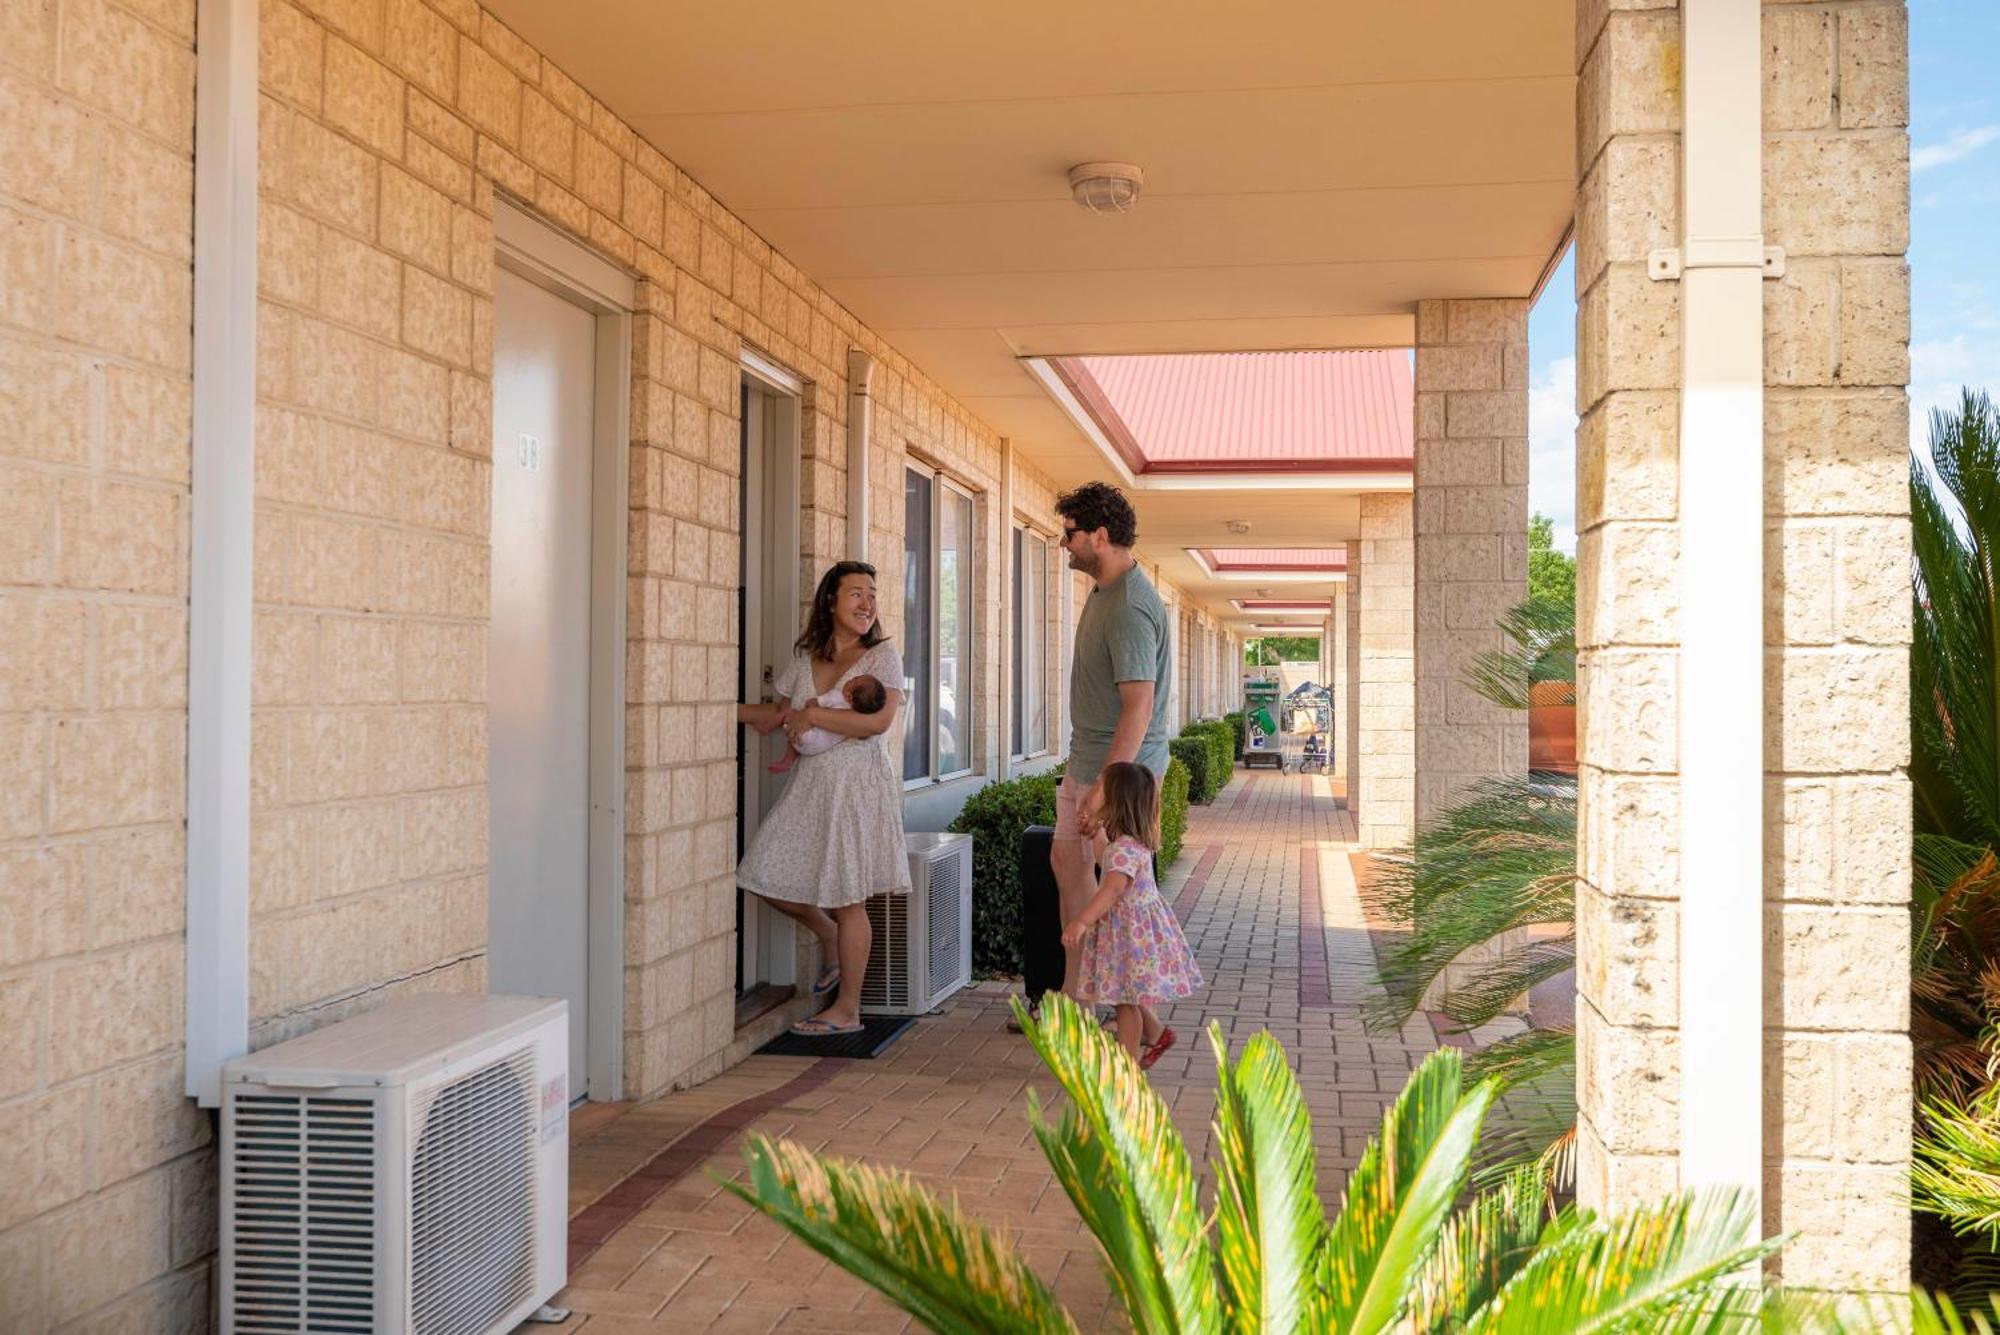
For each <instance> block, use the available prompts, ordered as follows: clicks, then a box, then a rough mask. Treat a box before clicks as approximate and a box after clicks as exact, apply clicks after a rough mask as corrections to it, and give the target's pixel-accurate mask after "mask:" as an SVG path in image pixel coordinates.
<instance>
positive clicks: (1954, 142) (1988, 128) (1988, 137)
mask: <svg viewBox="0 0 2000 1335" xmlns="http://www.w3.org/2000/svg"><path fill="white" fill-rule="evenodd" d="M1995 139H2000V125H1981V126H1977V127H1975V128H1973V129H1970V130H1960V131H1959V132H1958V133H1957V134H1954V135H1952V136H1951V137H1950V138H1949V139H1946V140H1945V141H1944V142H1943V143H1941V144H1925V145H1924V146H1923V147H1922V148H1920V149H1917V150H1916V151H1915V152H1913V153H1911V154H1910V170H1911V171H1913V172H1920V171H1928V170H1929V169H1930V168H1932V167H1942V166H1944V165H1945V164H1946V163H1947V162H1957V161H1958V160H1959V159H1960V158H1963V157H1969V156H1970V155H1972V154H1974V153H1977V152H1978V151H1979V150H1980V149H1982V148H1984V147H1986V145H1988V144H1990V143H1992V142H1993V141H1994V140H1995Z"/></svg>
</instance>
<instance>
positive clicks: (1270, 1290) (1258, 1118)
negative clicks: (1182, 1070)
mask: <svg viewBox="0 0 2000 1335" xmlns="http://www.w3.org/2000/svg"><path fill="white" fill-rule="evenodd" d="M1209 1042H1210V1045H1211V1046H1212V1047H1213V1048H1214V1050H1215V1071H1216V1100H1215V1131H1216V1141H1217V1145H1218V1148H1219V1151H1220V1162H1219V1164H1218V1165H1217V1179H1216V1254H1217V1257H1218V1259H1219V1260H1220V1262H1221V1279H1222V1299H1223V1309H1224V1316H1225V1319H1226V1322H1227V1325H1228V1327H1229V1328H1230V1329H1232V1330H1256V1331H1271V1332H1279V1331H1292V1330H1300V1331H1315V1330H1319V1329H1322V1325H1321V1322H1320V1320H1319V1317H1320V1315H1321V1314H1320V1313H1319V1311H1318V1310H1317V1309H1318V1307H1319V1295H1318V1293H1317V1290H1316V1289H1315V1287H1314V1280H1315V1273H1314V1267H1315V1265H1316V1263H1317V1262H1318V1259H1319V1254H1320V1248H1321V1246H1322V1244H1323V1243H1324V1241H1325V1237H1326V1212H1325V1207H1324V1206H1322V1205H1321V1204H1320V1199H1319V1183H1318V1180H1317V1174H1316V1172H1315V1166H1314V1157H1315V1156H1314V1154H1313V1140H1312V1117H1311V1114H1310V1113H1309V1112H1308V1111H1307V1109H1306V1101H1305V1096H1304V1095H1303V1094H1302V1093H1301V1092H1300V1090H1299V1082H1298V1079H1297V1077H1296V1076H1294V1075H1293V1074H1292V1068H1291V1066H1290V1065H1289V1064H1287V1062H1286V1061H1285V1053H1284V1049H1283V1048H1280V1047H1279V1046H1278V1044H1277V1041H1276V1040H1275V1039H1273V1038H1272V1037H1271V1036H1270V1035H1269V1034H1258V1035H1256V1036H1255V1037H1253V1038H1252V1039H1251V1040H1250V1042H1249V1044H1248V1045H1247V1046H1246V1047H1245V1048H1244V1051H1243V1058H1242V1060H1241V1061H1240V1062H1238V1063H1237V1064H1236V1065H1235V1066H1234V1067H1233V1068H1232V1067H1231V1065H1230V1062H1229V1049H1228V1047H1227V1045H1226V1044H1224V1042H1223V1041H1222V1030H1221V1028H1220V1027H1219V1026H1217V1027H1212V1028H1211V1029H1210V1030H1209Z"/></svg>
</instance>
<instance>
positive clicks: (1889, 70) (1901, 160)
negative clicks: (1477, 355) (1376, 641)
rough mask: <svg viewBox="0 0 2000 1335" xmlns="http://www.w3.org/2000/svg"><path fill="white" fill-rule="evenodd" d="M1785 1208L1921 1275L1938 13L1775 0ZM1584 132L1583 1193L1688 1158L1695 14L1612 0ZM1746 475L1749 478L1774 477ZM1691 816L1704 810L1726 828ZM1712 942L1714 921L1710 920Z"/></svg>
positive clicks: (1773, 538)
mask: <svg viewBox="0 0 2000 1335" xmlns="http://www.w3.org/2000/svg"><path fill="white" fill-rule="evenodd" d="M1763 12H1764V19H1763V23H1764V61H1765V65H1764V76H1765V88H1764V108H1763V117H1764V121H1763V129H1764V230H1765V240H1766V242H1767V243H1769V244H1773V245H1778V246H1782V247H1783V248H1784V249H1785V252H1786V273H1785V276H1784V277H1783V278H1782V279H1781V280H1776V281H1767V282H1766V283H1765V284H1764V319H1765V361H1766V366H1765V472H1764V478H1763V492H1764V498H1765V512H1766V524H1767V529H1766V543H1765V563H1766V571H1765V590H1766V592H1765V607H1766V652H1765V681H1764V683H1763V689H1764V704H1765V710H1766V720H1767V722H1766V727H1767V734H1766V737H1765V739H1764V754H1765V757H1766V766H1767V787H1766V799H1765V812H1764V815H1765V823H1766V831H1767V833H1766V871H1765V898H1766V904H1767V912H1766V929H1765V934H1764V952H1765V970H1766V983H1765V988H1764V993H1765V996H1766V998H1767V1002H1766V1011H1765V1014H1764V1017H1763V1019H1764V1026H1765V1028H1764V1032H1765V1037H1766V1051H1765V1061H1764V1081H1765V1086H1764V1151H1765V1158H1766V1167H1765V1179H1764V1184H1763V1186H1764V1193H1765V1196H1764V1201H1765V1216H1764V1221H1763V1223H1764V1228H1765V1231H1766V1232H1768V1233H1776V1232H1796V1233H1797V1234H1798V1236H1797V1238H1796V1240H1795V1241H1793V1242H1792V1243H1791V1244H1790V1246H1789V1247H1787V1249H1786V1250H1785V1252H1784V1253H1783V1256H1782V1259H1781V1261H1780V1268H1781V1270H1782V1272H1783V1275H1784V1277H1785V1279H1786V1280H1787V1281H1790V1282H1793V1283H1799V1284H1805V1285H1824V1286H1829V1287H1836V1288H1867V1289H1886V1290H1900V1289H1902V1288H1903V1287H1904V1286H1905V1285H1906V1283H1907V1281H1908V1255H1907V1253H1908V1239H1909V1232H1908V1216H1907V1207H1906V1205H1905V1204H1904V1201H1905V1192H1906V1189H1905V1185H1904V1184H1905V1175H1906V1171H1907V1159H1908V1154H1909V1137H1910V1123H1909V1111H1910V1098H1909V1088H1910V1054H1909V1044H1908V1040H1907V1037H1906V1032H1907V1026H1908V999H1909V990H1908V989H1909V978H1908V958H1907V953H1908V941H1909V927H1908V910H1907V900H1908V895H1909V881H1908V848H1909V832H1910V806H1909V791H1908V785H1907V782H1906V780H1905V778H1904V775H1903V768H1904V766H1905V764H1906V763H1907V759H1908V755H1907V751H1908V723H1907V716H1908V708H1907V701H1906V699H1905V694H1906V691H1907V676H1906V672H1907V666H1906V665H1907V653H1908V648H1907V646H1908V642H1909V637H1910V629H1909V578H1908V562H1909V540H1908V533H1907V520H1906V506H1907V491H1906V485H1907V453H1906V451H1907V441H1908V411H1907V405H1906V400H1905V394H1904V390H1903V386H1904V384H1905V382H1906V381H1907V379H1908V359H1907V341H1908V330H1909V305H1908V272H1907V269H1906V267H1905V265H1904V262H1903V253H1904V251H1905V249H1906V246H1907V239H1908V236H1907V233H1908V204H1909V193H1908V192H1909V185H1908V182H1909V176H1908V143H1907V136H1906V134H1905V130H1904V127H1905V125H1906V123H1907V117H1908V104H1907V31H1906V26H1905V17H1904V11H1903V7H1902V6H1901V5H1900V4H1898V3H1872V2H1868V3H1862V2H1856V3H1828V4H1814V5H1810V6H1806V5H1789V4H1767V5H1765V6H1764V11H1763ZM1583 14H1584V17H1583V19H1582V20H1581V21H1580V24H1579V29H1578V58H1579V63H1580V68H1581V71H1582V85H1581V95H1580V97H1579V152H1578V162H1579V170H1580V172H1581V177H1582V184H1581V187H1580V194H1579V207H1578V230H1577V285H1578V291H1579V307H1578V339H1577V353H1578V386H1577V389H1578V401H1579V408H1580V410H1581V414H1582V416H1581V420H1580V423H1579V427H1578V441H1577V445H1578V451H1577V453H1578V460H1577V490H1578V523H1577V526H1578V530H1579V542H1578V572H1577V573H1578V582H1577V603H1578V607H1577V612H1578V624H1577V628H1578V646H1579V651H1580V653H1579V684H1580V691H1579V695H1580V697H1581V704H1582V712H1581V714H1580V718H1579V724H1580V739H1579V740H1580V755H1579V760H1580V766H1579V780H1580V785H1581V799H1582V813H1581V821H1580V827H1581V836H1580V838H1581V848H1580V855H1579V865H1580V872H1581V876H1582V882H1583V883H1582V884H1581V885H1580V886H1579V890H1578V918H1579V922H1578V928H1579V938H1580V940H1579V946H1580V954H1579V972H1578V981H1579V991H1580V994H1581V995H1580V998H1579V1005H1578V1016H1577V1019H1578V1026H1579V1044H1578V1058H1579V1063H1578V1080H1579V1096H1580V1102H1581V1105H1582V1112H1583V1119H1582V1127H1581V1132H1582V1137H1581V1155H1580V1166H1579V1188H1580V1193H1581V1195H1582V1196H1583V1198H1584V1199H1585V1200H1586V1201H1587V1202H1591V1203H1610V1204H1613V1205H1615V1204H1618V1203H1620V1202H1624V1201H1629V1200H1632V1199H1636V1198H1638V1197H1641V1196H1645V1195H1649V1194H1653V1193H1657V1192H1660V1191H1664V1190H1669V1189H1672V1188H1673V1187H1674V1186H1675V1184H1676V1173H1677V1168H1676V1160H1675V1152H1676V1146H1677V1137H1678V1132H1679V1110H1678V1100H1679V1092H1680V1091H1679V1049H1678V1035H1677V1032H1676V1030H1677V1022H1678V1014H1679V997H1678V989H1677V972H1676V971H1677V961H1678V951H1679V949H1680V948H1682V943H1680V941H1679V936H1680V931H1679V920H1678V914H1677V897H1678V872H1677V856H1678V849H1679V846H1680V839H1681V832H1680V829H1679V818H1678V787H1677V777H1676V768H1677V757H1676V727H1677V721H1678V710H1679V708H1681V707H1694V705H1693V703H1692V702H1683V701H1680V700H1678V699H1677V698H1676V693H1675V648H1676V643H1677V639H1676V637H1677V629H1676V627H1677V622H1678V618H1679V616H1680V612H1681V608H1680V604H1679V590H1678V575H1677V569H1676V566H1677V561H1678V556H1679V552H1680V544H1681V542H1682V540H1683V535H1682V533H1681V531H1680V529H1679V525H1678V519H1679V514H1678V505H1677V490H1678V476H1677V467H1678V445H1677V428H1678V422H1677V412H1678V404H1677V397H1676V390H1677V386H1678V376H1679V351H1680V348H1679V339H1680V314H1679V309H1678V289H1677V286H1676V285H1675V284H1672V283H1659V282H1652V281H1650V280H1649V279H1648V278H1647V277H1646V275H1645V260H1646V256H1647V252H1648V251H1649V250H1650V249H1652V248H1654V247H1659V246H1668V245H1676V244H1678V242H1679V237H1678V231H1679V225H1680V223H1679V217H1678V211H1677V190H1678V171H1679V155H1680V145H1679V134H1678V130H1679V118H1680V107H1679V90H1678V87H1677V85H1676V77H1677V73H1678V71H1679V69H1680V62H1679V60H1678V58H1677V49H1678V45H1679V18H1678V15H1677V14H1676V12H1675V11H1674V9H1673V8H1672V7H1671V6H1667V7H1660V8H1648V9H1641V10H1636V11H1635V10H1623V9H1621V10H1616V11H1613V12H1610V13H1606V12H1604V11H1603V9H1602V8H1601V7H1600V8H1596V9H1593V8H1592V7H1590V6H1586V7H1585V9H1584V11H1583ZM1746 485H1749V483H1748V481H1747V480H1746ZM1690 837H1698V832H1695V833H1693V834H1691V836H1690ZM1692 948H1699V946H1698V944H1697V945H1695V946H1694V947H1692Z"/></svg>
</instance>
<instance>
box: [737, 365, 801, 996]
mask: <svg viewBox="0 0 2000 1335" xmlns="http://www.w3.org/2000/svg"><path fill="white" fill-rule="evenodd" d="M741 363H742V375H743V378H744V379H745V380H747V381H748V382H749V388H750V389H751V390H752V392H751V393H750V394H749V395H748V396H747V407H748V410H749V411H748V415H746V417H745V418H744V421H743V424H742V429H743V431H744V432H745V433H748V434H749V436H750V445H749V448H748V449H747V450H746V451H745V454H746V456H747V457H746V458H745V460H744V474H743V477H744V484H745V490H746V491H747V492H748V494H749V496H750V497H751V498H752V502H751V504H747V505H745V506H744V507H743V513H742V514H741V515H739V516H738V517H737V522H738V523H739V524H740V525H741V526H742V536H741V539H740V540H741V541H742V543H743V550H744V554H745V555H744V563H743V569H742V570H740V571H739V572H737V573H738V577H739V578H740V579H742V581H743V590H744V595H743V627H742V631H743V646H742V647H743V681H742V683H741V687H742V690H743V698H744V699H745V700H753V701H754V700H762V699H763V698H764V683H763V681H762V680H761V674H760V672H759V670H758V668H759V664H760V663H761V662H762V660H763V659H764V657H765V653H766V651H767V650H771V651H772V655H771V657H772V661H773V662H774V663H776V662H780V661H782V659H783V657H784V654H785V652H786V650H787V649H788V648H789V645H790V640H791V637H790V636H789V635H785V634H782V633H779V632H778V631H776V630H772V631H771V638H773V639H775V640H776V641H777V643H775V644H772V645H766V644H765V643H764V640H765V638H766V627H767V625H771V626H789V625H791V624H792V622H793V620H794V619H795V618H796V617H797V615H798V607H799V605H800V602H801V599H802V591H801V590H800V588H799V557H800V555H801V553H802V550H803V546H804V544H803V542H802V540H801V539H802V537H803V534H802V532H801V525H800V519H799V516H800V497H799V472H800V458H799V456H800V452H801V443H802V439H803V435H802V426H803V414H804V408H805V382H804V380H802V379H801V378H800V377H799V376H798V375H796V374H794V373H793V372H792V371H791V370H789V369H787V368H786V367H784V366H782V365H780V364H779V363H777V362H775V361H772V360H771V359H770V358H768V357H766V356H765V355H764V354H763V353H761V352H759V351H757V350H756V349H755V348H750V347H745V348H744V349H743V352H742V356H741ZM767 413H768V414H770V415H769V416H767ZM760 438H761V439H760ZM765 440H775V442H776V444H777V445H778V449H777V450H776V451H775V453H776V457H777V459H778V462H779V466H780V468H781V469H782V470H783V471H782V475H781V476H778V477H768V476H766V475H765V472H764V455H763V451H764V448H765V444H764V442H765ZM764 496H768V497H771V498H773V499H775V500H777V501H778V502H780V504H779V505H778V507H777V522H778V531H777V532H775V533H768V534H767V533H764V532H763V529H764V527H765V525H764V522H763V515H762V511H761V507H757V506H756V498H758V497H764ZM787 500H789V503H785V502H786V501H787ZM772 552H778V553H784V552H789V553H790V554H791V560H790V563H789V565H788V566H781V568H779V569H777V570H775V571H773V570H771V569H768V568H767V567H766V565H765V558H766V557H767V556H768V555H769V554H770V553H772ZM773 575H775V578H773ZM773 587H775V588H776V590H777V592H778V595H779V598H778V601H779V602H780V603H782V604H784V606H783V607H781V608H769V607H766V606H765V604H764V598H765V594H766V592H767V590H769V589H771V588H773ZM787 594H789V595H790V596H789V597H787V596H786V595H787ZM774 614H775V615H774ZM737 736H738V745H739V746H741V747H743V748H745V754H746V755H747V756H748V757H749V760H748V761H747V762H746V763H747V764H748V765H749V766H750V768H749V769H748V770H747V771H746V773H745V774H744V779H745V786H746V788H748V787H754V786H756V785H759V784H761V783H762V782H763V776H762V772H761V768H760V767H761V762H762V758H763V755H764V752H765V750H766V748H765V747H764V746H763V745H762V744H761V739H757V740H756V741H753V740H752V739H751V734H750V731H749V725H747V724H739V725H738V727H737ZM762 815H763V812H762V810H761V804H760V803H759V802H756V801H745V802H744V803H743V807H742V809H741V810H739V811H738V812H737V819H738V820H739V821H741V822H742V823H743V842H744V846H745V847H746V848H747V847H748V846H749V842H750V840H751V839H753V838H755V837H756V834H757V827H758V825H759V824H760V822H761V818H762ZM736 893H737V894H738V895H746V894H749V892H748V891H746V890H743V889H741V888H739V889H738V890H737V892H736ZM737 951H738V958H739V960H740V962H741V967H742V971H743V977H744V979H745V981H746V982H748V983H751V984H755V983H757V982H759V981H762V982H765V983H769V984H771V985H773V986H778V987H782V986H784V985H786V984H796V982H797V978H798V937H797V934H796V932H795V931H794V930H793V926H792V920H791V919H790V918H787V917H785V916H784V915H783V914H781V913H779V912H777V911H776V910H775V909H771V908H768V907H766V906H765V905H764V904H763V902H762V901H761V900H759V899H758V898H757V896H755V895H750V899H749V901H748V902H747V903H745V905H744V911H743V939H742V940H740V941H738V942H737Z"/></svg>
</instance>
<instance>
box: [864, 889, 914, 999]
mask: <svg viewBox="0 0 2000 1335" xmlns="http://www.w3.org/2000/svg"><path fill="white" fill-rule="evenodd" d="M909 923H910V897H909V896H908V895H877V896H875V897H874V898H873V899H870V900H869V901H868V927H869V930H870V932H872V933H873V935H874V941H875V945H874V949H873V950H871V951H870V952H869V956H868V973H867V974H866V975H865V976H864V977H863V978H862V980H861V1004H862V1006H863V1007H865V1008H867V1009H870V1010H902V1009H905V1008H907V1007H908V1006H909V1004H910V926H909Z"/></svg>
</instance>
